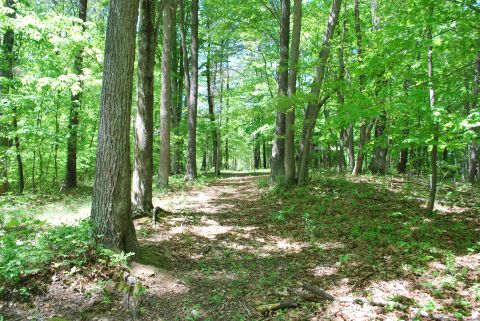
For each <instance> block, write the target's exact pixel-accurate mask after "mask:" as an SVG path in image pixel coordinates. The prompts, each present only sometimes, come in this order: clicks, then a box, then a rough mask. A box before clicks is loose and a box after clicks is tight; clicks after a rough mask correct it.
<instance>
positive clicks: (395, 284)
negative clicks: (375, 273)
mask: <svg viewBox="0 0 480 321" xmlns="http://www.w3.org/2000/svg"><path fill="white" fill-rule="evenodd" d="M414 285H415V284H413V283H412V282H410V281H406V280H398V279H395V280H390V281H380V282H375V283H373V284H372V285H371V286H370V287H368V289H367V291H368V292H370V293H371V298H372V299H373V300H383V301H386V300H389V299H391V298H393V297H395V296H404V297H407V298H412V299H414V300H415V303H416V305H417V306H420V307H422V306H426V305H427V304H429V302H432V301H433V300H434V299H433V298H432V297H431V296H430V295H429V294H427V293H425V292H423V291H421V290H418V289H416V288H415V286H414Z"/></svg>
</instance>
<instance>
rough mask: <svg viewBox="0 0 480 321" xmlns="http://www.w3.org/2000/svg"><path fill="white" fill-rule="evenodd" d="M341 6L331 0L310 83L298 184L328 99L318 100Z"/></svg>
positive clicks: (304, 174)
mask: <svg viewBox="0 0 480 321" xmlns="http://www.w3.org/2000/svg"><path fill="white" fill-rule="evenodd" d="M341 4H342V0H333V2H332V7H331V9H330V15H329V18H328V22H327V28H326V30H325V34H324V36H323V42H322V46H321V48H320V54H319V58H318V64H317V68H316V75H315V79H314V80H313V83H312V89H311V96H312V97H313V98H312V99H310V101H309V102H308V106H307V110H306V112H305V120H304V125H303V130H302V141H301V143H300V164H299V169H298V183H299V184H302V183H304V182H305V180H306V179H307V177H308V159H309V157H310V147H311V143H312V136H313V130H314V129H315V123H316V121H317V118H318V113H319V111H320V108H322V106H323V104H324V103H325V102H326V101H327V99H328V98H329V97H330V96H329V95H325V96H324V97H323V98H322V99H321V100H319V96H320V92H321V90H322V87H323V82H324V80H325V72H326V68H327V61H328V56H329V53H330V41H331V39H332V38H333V34H334V32H335V27H336V26H337V22H338V15H339V13H340V7H341Z"/></svg>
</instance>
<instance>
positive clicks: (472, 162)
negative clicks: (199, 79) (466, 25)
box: [468, 53, 480, 184]
mask: <svg viewBox="0 0 480 321" xmlns="http://www.w3.org/2000/svg"><path fill="white" fill-rule="evenodd" d="M479 87H480V53H479V54H478V56H477V66H476V72H475V80H474V83H473V98H472V99H473V101H472V107H473V109H474V110H475V109H476V108H478V92H479ZM476 132H477V134H479V132H480V130H479V128H478V127H477V128H476ZM479 149H480V148H479V146H478V143H477V142H472V143H470V144H469V155H468V180H469V182H470V183H472V184H473V183H475V179H476V177H478V174H479V173H478V171H479V157H480V155H479Z"/></svg>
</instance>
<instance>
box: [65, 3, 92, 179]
mask: <svg viewBox="0 0 480 321" xmlns="http://www.w3.org/2000/svg"><path fill="white" fill-rule="evenodd" d="M87 2H88V0H80V2H79V15H78V17H79V18H80V20H82V22H83V23H82V30H83V31H85V24H84V23H85V22H86V21H87V4H88V3H87ZM82 54H83V49H80V50H79V51H78V52H77V54H76V55H75V63H74V70H75V74H76V75H77V76H78V77H80V76H81V75H82V73H83V57H82ZM79 82H80V90H79V91H78V92H75V93H72V95H71V104H70V115H69V118H68V139H67V172H66V174H65V187H66V188H73V187H77V141H78V123H79V119H78V117H79V116H78V112H79V109H80V106H81V104H82V87H83V81H82V80H81V79H80V81H79Z"/></svg>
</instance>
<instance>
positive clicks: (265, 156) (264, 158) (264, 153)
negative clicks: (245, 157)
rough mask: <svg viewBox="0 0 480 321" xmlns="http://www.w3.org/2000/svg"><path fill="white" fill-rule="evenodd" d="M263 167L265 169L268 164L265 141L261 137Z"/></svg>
mask: <svg viewBox="0 0 480 321" xmlns="http://www.w3.org/2000/svg"><path fill="white" fill-rule="evenodd" d="M262 157H263V160H262V162H263V169H267V168H268V164H267V143H266V142H265V139H263V156H262Z"/></svg>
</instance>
